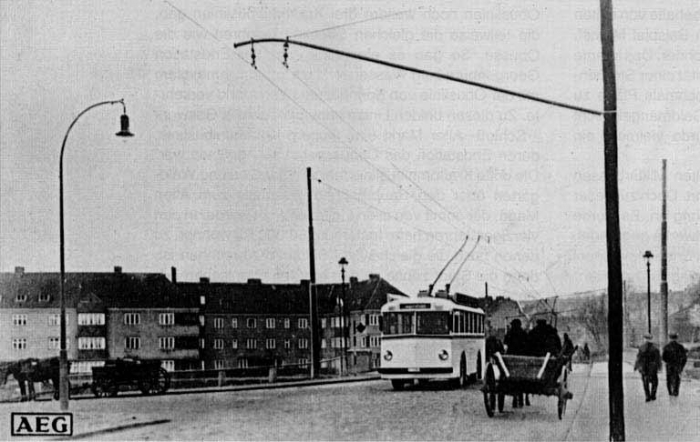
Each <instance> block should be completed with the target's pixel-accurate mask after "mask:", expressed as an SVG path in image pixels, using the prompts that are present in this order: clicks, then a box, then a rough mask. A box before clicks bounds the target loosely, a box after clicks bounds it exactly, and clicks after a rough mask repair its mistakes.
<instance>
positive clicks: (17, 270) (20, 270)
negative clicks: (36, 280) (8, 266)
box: [15, 266, 24, 276]
mask: <svg viewBox="0 0 700 442" xmlns="http://www.w3.org/2000/svg"><path fill="white" fill-rule="evenodd" d="M15 274H17V275H19V276H22V275H24V267H21V266H17V267H15Z"/></svg>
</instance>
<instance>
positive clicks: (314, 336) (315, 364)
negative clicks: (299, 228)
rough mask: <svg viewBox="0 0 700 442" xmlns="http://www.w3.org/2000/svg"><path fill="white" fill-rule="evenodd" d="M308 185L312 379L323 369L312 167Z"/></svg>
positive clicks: (309, 170) (308, 175) (307, 172)
mask: <svg viewBox="0 0 700 442" xmlns="http://www.w3.org/2000/svg"><path fill="white" fill-rule="evenodd" d="M306 185H307V188H308V198H309V199H308V202H309V267H310V268H309V270H310V281H309V322H310V324H309V328H310V330H311V379H316V378H317V377H318V374H319V371H320V370H321V362H320V359H319V348H318V347H319V345H318V310H317V306H316V258H315V254H314V217H313V208H312V205H311V168H310V167H307V168H306Z"/></svg>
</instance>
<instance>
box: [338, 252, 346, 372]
mask: <svg viewBox="0 0 700 442" xmlns="http://www.w3.org/2000/svg"><path fill="white" fill-rule="evenodd" d="M338 264H340V278H341V280H342V281H343V283H342V285H341V289H342V299H341V300H340V339H341V346H340V348H341V351H342V356H341V358H340V375H341V376H342V375H343V373H344V372H346V371H347V370H348V352H347V342H346V340H345V266H346V265H348V260H347V259H345V257H344V256H343V257H342V258H340V261H338Z"/></svg>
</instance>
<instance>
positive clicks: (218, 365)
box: [214, 359, 226, 370]
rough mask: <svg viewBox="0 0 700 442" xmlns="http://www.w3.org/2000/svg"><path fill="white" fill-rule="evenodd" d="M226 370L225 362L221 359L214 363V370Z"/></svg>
mask: <svg viewBox="0 0 700 442" xmlns="http://www.w3.org/2000/svg"><path fill="white" fill-rule="evenodd" d="M224 368H226V361H224V360H223V359H217V360H215V361H214V370H223V369H224Z"/></svg>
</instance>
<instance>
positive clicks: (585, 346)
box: [582, 342, 591, 362]
mask: <svg viewBox="0 0 700 442" xmlns="http://www.w3.org/2000/svg"><path fill="white" fill-rule="evenodd" d="M582 351H583V360H584V361H585V362H589V361H590V360H591V349H590V348H588V342H584V343H583V350H582Z"/></svg>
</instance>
